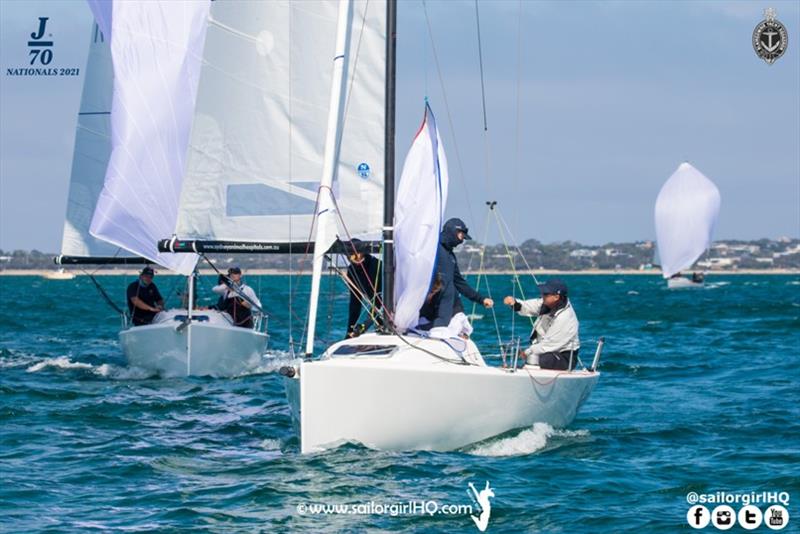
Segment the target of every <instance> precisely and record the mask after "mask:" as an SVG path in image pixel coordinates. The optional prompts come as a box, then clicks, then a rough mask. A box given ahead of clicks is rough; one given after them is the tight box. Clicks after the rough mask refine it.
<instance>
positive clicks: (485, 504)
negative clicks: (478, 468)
mask: <svg viewBox="0 0 800 534" xmlns="http://www.w3.org/2000/svg"><path fill="white" fill-rule="evenodd" d="M469 489H471V490H472V493H471V494H469V496H470V497H471V498H472V500H473V501H474V502H475V503H476V504H477V505H478V506H479V507H480V509H481V513H480V515H479V516H476V515H470V517H471V518H472V521H473V522H474V523H475V526H476V527H478V530H480V531H481V532H486V528H487V527H488V526H489V517H490V516H491V515H492V503H491V502H489V499H491V498H494V490H493V489H492V488H490V487H489V482H488V481H487V482H486V487H485V488H484V489H482V490H481V491H478V490H476V489H475V485H474V484H473V483H472V482H470V483H469ZM468 493H469V492H468Z"/></svg>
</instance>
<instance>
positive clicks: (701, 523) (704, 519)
mask: <svg viewBox="0 0 800 534" xmlns="http://www.w3.org/2000/svg"><path fill="white" fill-rule="evenodd" d="M686 522H687V523H689V526H691V527H692V528H705V527H707V526H708V524H709V523H710V522H711V512H709V511H708V508H706V507H705V506H702V505H700V504H698V505H695V506H692V507H691V508H689V511H688V512H686Z"/></svg>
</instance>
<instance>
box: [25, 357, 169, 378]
mask: <svg viewBox="0 0 800 534" xmlns="http://www.w3.org/2000/svg"><path fill="white" fill-rule="evenodd" d="M49 368H52V369H82V370H85V371H89V372H91V373H92V374H95V375H97V376H101V377H103V378H110V379H112V380H142V379H145V378H149V377H151V376H153V373H151V372H150V371H147V370H145V369H140V368H139V367H119V366H117V365H113V364H110V363H103V364H100V365H92V364H91V363H85V362H73V361H72V360H70V359H69V357H68V356H59V357H57V358H46V359H44V360H42V361H40V362H38V363H35V364H33V365H31V366H30V367H28V368H27V369H26V371H27V372H29V373H38V372H39V371H43V370H45V369H49Z"/></svg>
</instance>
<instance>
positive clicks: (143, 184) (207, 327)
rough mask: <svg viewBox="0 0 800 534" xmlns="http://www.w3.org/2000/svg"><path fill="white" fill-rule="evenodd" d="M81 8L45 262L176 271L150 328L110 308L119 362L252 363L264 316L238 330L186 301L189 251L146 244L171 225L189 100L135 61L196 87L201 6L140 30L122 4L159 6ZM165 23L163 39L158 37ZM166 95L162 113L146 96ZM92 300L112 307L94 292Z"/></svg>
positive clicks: (163, 367) (192, 281)
mask: <svg viewBox="0 0 800 534" xmlns="http://www.w3.org/2000/svg"><path fill="white" fill-rule="evenodd" d="M90 6H91V7H92V10H93V13H94V15H95V19H96V21H97V23H96V24H95V26H94V29H93V34H92V41H91V45H90V50H89V59H88V64H87V74H86V80H85V83H84V88H83V94H82V97H81V110H80V113H79V117H78V127H77V133H76V140H75V150H74V157H73V166H72V172H71V182H70V188H69V200H68V207H67V216H66V220H65V223H64V234H63V239H62V251H61V252H62V253H61V255H60V256H58V257H57V258H56V263H58V264H104V265H109V264H123V265H127V264H150V263H152V264H157V265H161V266H163V267H164V268H165V269H168V270H171V271H173V272H175V273H178V274H183V275H185V276H187V293H188V298H187V299H186V303H185V304H184V306H185V307H182V308H177V309H170V310H165V311H163V312H160V313H158V314H157V315H156V316H155V318H154V319H153V322H152V323H151V324H149V325H145V326H132V325H131V324H130V322H129V321H128V318H127V315H126V314H125V313H124V312H123V310H121V309H120V308H118V307H116V305H114V307H115V309H116V310H117V311H119V312H120V313H121V315H123V328H122V331H121V332H120V334H119V340H120V345H121V347H122V351H123V353H124V354H125V356H126V359H127V360H128V363H129V364H130V365H133V366H136V367H139V368H142V369H146V370H149V371H151V372H154V373H158V374H160V375H162V376H186V375H200V376H205V375H210V376H233V375H237V374H240V373H243V372H245V371H247V370H250V369H253V368H255V367H256V366H257V365H258V364H259V363H260V361H261V356H262V354H263V353H264V351H265V350H266V343H267V339H268V336H267V334H266V333H265V332H264V331H263V325H265V321H262V320H261V319H260V316H258V315H257V317H256V320H255V321H254V325H253V328H242V327H239V326H235V325H234V324H233V321H232V319H231V317H230V316H229V315H228V314H226V313H224V312H222V311H219V310H215V309H204V310H197V309H194V301H195V295H194V292H195V286H196V278H197V274H196V269H195V267H196V263H197V256H196V255H177V254H166V253H161V252H159V251H158V249H157V243H156V242H157V238H158V237H160V235H162V234H163V233H164V232H166V231H169V232H171V231H172V229H173V228H174V225H175V220H176V217H177V204H178V197H179V193H180V184H181V181H182V178H183V176H182V174H183V165H181V163H180V161H181V160H182V158H183V152H184V151H185V150H186V143H185V141H183V143H182V141H181V139H182V137H184V138H188V134H186V133H184V130H186V131H188V126H186V123H187V121H186V120H184V121H183V122H181V121H179V120H176V119H177V118H179V117H176V114H177V115H178V116H181V115H182V116H183V117H184V118H185V117H186V116H188V117H189V118H191V114H192V113H193V104H194V100H193V98H188V99H187V98H185V96H183V95H185V94H187V91H186V90H179V91H175V93H174V95H173V96H177V97H178V98H183V100H188V102H180V101H178V102H176V101H172V102H170V101H169V96H170V95H169V92H168V91H165V89H169V87H166V88H165V86H164V85H160V84H152V85H151V86H147V85H144V84H143V85H141V86H140V85H138V83H137V82H140V81H142V80H144V79H145V78H144V76H142V72H139V71H137V70H136V69H137V68H141V69H143V70H145V71H148V70H150V69H151V68H153V66H154V65H156V66H159V67H169V66H170V65H178V66H179V67H180V68H184V69H188V71H184V72H182V74H183V76H181V77H180V78H176V79H177V80H178V81H177V82H175V80H170V81H173V82H175V83H177V84H178V85H181V84H183V86H182V89H184V88H185V87H186V86H188V89H191V85H192V80H194V84H195V86H196V81H197V76H196V74H193V69H194V70H197V69H198V68H199V54H198V55H196V57H194V55H195V53H196V52H197V50H198V49H200V50H201V49H202V45H203V39H204V34H205V17H206V15H207V11H208V8H207V7H205V8H203V6H202V5H201V4H200V3H195V4H194V5H193V6H192V9H191V10H182V8H183V7H185V6H181V5H179V3H172V4H170V5H167V4H165V5H164V6H160V7H163V8H164V9H165V10H166V11H167V14H168V15H169V11H170V10H173V12H172V13H171V14H172V15H180V17H176V19H175V20H176V21H180V23H178V22H174V21H173V23H172V24H171V26H170V27H169V28H166V27H153V28H149V30H150V31H151V33H149V34H148V33H147V32H143V31H141V30H142V28H135V30H136V31H131V29H132V26H131V24H132V22H131V21H132V20H133V21H135V16H131V15H132V13H131V12H132V11H134V12H135V11H137V10H140V11H145V10H147V9H149V8H152V7H155V9H158V8H159V6H137V5H133V4H130V3H124V2H117V3H114V4H113V8H114V9H115V11H114V17H113V22H112V17H111V9H112V3H110V2H109V3H102V2H90ZM175 10H178V12H177V13H176V12H174V11H175ZM133 15H135V13H133ZM189 15H193V17H192V16H189ZM134 23H135V22H134ZM112 24H113V25H112ZM167 30H169V32H170V38H171V40H169V41H168V40H166V39H164V36H163V35H159V34H158V32H159V31H161V32H162V33H163V32H165V31H167ZM112 38H113V39H115V40H116V41H115V42H113V43H111V42H110V41H111V39H112ZM175 43H179V44H178V45H176V44H175ZM180 43H182V46H181V44H180ZM148 47H149V48H148ZM166 47H171V49H169V50H167V49H166ZM115 51H118V52H119V58H118V57H116V56H115ZM148 51H149V54H150V55H148ZM126 52H127V53H128V56H132V57H133V58H135V60H134V61H132V63H131V64H126V63H125V58H126ZM187 57H188V58H189V59H187ZM192 58H193V59H192ZM135 61H139V62H140V63H139V64H136V63H135ZM192 61H194V62H195V63H196V64H197V65H195V66H194V67H193V66H192ZM165 70H167V69H166V68H165ZM164 83H165V85H168V82H167V81H165V82H164ZM131 84H133V85H134V86H133V87H132V86H131ZM148 91H150V92H149V93H148ZM192 92H193V90H192V91H188V93H189V94H191V93H192ZM165 100H166V101H167V102H166V103H167V107H166V109H163V108H162V109H161V110H157V109H155V108H156V107H157V105H155V104H153V102H154V101H158V102H159V103H160V104H163V103H164V101H165ZM173 100H175V99H174V98H173ZM143 106H144V107H143ZM150 121H152V124H148V122H150ZM96 285H97V287H98V288H100V286H99V284H96ZM101 291H102V289H101ZM103 296H104V298H106V301H107V302H109V303H112V304H113V300H112V299H110V298H109V297H108V296H107V295H106V294H105V293H104V292H103ZM255 311H256V312H258V311H261V310H259V309H256V310H255Z"/></svg>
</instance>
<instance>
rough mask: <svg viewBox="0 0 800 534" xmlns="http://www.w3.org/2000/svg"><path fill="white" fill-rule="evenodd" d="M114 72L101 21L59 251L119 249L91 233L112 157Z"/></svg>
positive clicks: (106, 253) (83, 100)
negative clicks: (93, 217)
mask: <svg viewBox="0 0 800 534" xmlns="http://www.w3.org/2000/svg"><path fill="white" fill-rule="evenodd" d="M113 85H114V71H113V67H112V65H111V49H110V48H109V44H108V38H107V37H106V36H104V35H103V33H102V32H101V31H100V28H99V27H98V25H97V24H95V25H94V26H93V27H92V40H91V44H90V45H89V60H88V61H87V64H86V76H85V78H84V82H83V94H82V95H81V107H80V111H79V112H78V127H77V130H76V132H75V149H74V152H73V156H72V173H71V177H70V184H69V199H68V201H67V216H66V219H65V221H64V234H63V237H62V240H61V254H64V255H66V256H115V255H122V256H125V255H128V253H127V252H123V254H119V252H120V248H119V247H117V246H114V245H111V244H109V243H106V242H105V241H101V240H100V239H97V238H96V237H92V236H91V235H90V234H89V225H90V223H91V222H92V214H94V209H95V206H96V205H97V197H98V196H100V191H101V190H102V189H103V181H104V180H105V176H106V167H107V166H108V159H109V157H110V156H111V97H112V93H113Z"/></svg>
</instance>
